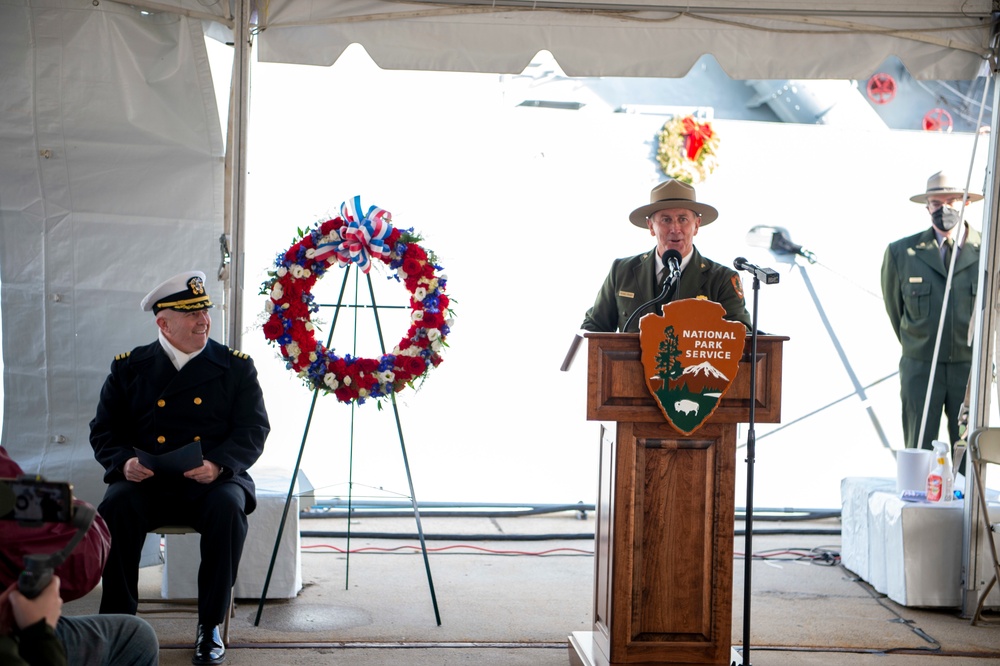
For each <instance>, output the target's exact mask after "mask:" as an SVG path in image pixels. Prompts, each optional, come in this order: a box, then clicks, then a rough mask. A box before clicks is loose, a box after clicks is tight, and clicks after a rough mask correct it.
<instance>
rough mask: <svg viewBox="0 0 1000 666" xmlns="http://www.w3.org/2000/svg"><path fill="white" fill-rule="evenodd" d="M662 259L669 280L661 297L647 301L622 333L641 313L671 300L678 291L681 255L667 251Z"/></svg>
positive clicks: (664, 282)
mask: <svg viewBox="0 0 1000 666" xmlns="http://www.w3.org/2000/svg"><path fill="white" fill-rule="evenodd" d="M661 259H662V260H663V266H664V267H665V268H666V269H667V270H666V271H665V272H666V274H667V279H666V280H664V281H663V289H661V290H660V293H659V295H657V296H656V297H654V298H653V299H652V300H650V301H646V302H645V303H643V304H642V305H640V306H639V307H637V308H636V309H635V310H633V311H632V314H630V315H629V316H628V319H626V320H625V325H624V326H622V329H621V330H622V332H625V331H627V330H628V326H629V324H631V323H632V320H633V319H635V318H636V317H637V316H638V315H639V313H640V312H642V311H643V310H645V309H646V308H647V307H649V306H650V305H652V304H653V303H655V302H657V301H660V300H663V299H664V298H666V299H668V300H669V299H670V297H671V296H673V294H674V292H675V291H676V290H677V281H678V280H680V279H681V253H680V252H678V251H677V250H667V251H666V252H664V253H663V256H662V257H661Z"/></svg>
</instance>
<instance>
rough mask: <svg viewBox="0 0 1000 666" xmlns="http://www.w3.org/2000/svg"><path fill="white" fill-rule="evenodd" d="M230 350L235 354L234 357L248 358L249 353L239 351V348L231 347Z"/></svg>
mask: <svg viewBox="0 0 1000 666" xmlns="http://www.w3.org/2000/svg"><path fill="white" fill-rule="evenodd" d="M232 352H233V356H235V357H236V358H242V359H244V360H246V359H248V358H250V354H247V353H246V352H241V351H240V350H239V349H232Z"/></svg>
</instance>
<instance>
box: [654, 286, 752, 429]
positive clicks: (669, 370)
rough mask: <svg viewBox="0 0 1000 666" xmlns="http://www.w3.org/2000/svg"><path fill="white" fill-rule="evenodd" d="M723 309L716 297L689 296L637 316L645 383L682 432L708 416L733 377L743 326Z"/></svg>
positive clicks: (697, 424)
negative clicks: (653, 311)
mask: <svg viewBox="0 0 1000 666" xmlns="http://www.w3.org/2000/svg"><path fill="white" fill-rule="evenodd" d="M725 314H726V309H725V308H723V307H722V306H721V305H719V304H718V303H715V302H714V301H708V300H703V299H696V298H687V299H684V300H680V301H674V302H673V303H668V304H666V305H664V306H663V314H662V315H657V314H652V313H651V314H648V315H645V316H644V317H643V318H642V319H640V320H639V344H640V346H641V348H642V367H643V370H644V371H645V377H646V386H648V387H649V392H650V393H651V394H652V395H653V397H654V398H655V399H656V403H657V404H658V405H659V407H660V411H661V412H663V415H664V416H665V417H666V418H667V421H669V422H670V424H671V425H672V426H673V427H674V428H676V429H677V430H679V431H680V432H682V433H684V434H685V435H690V434H691V433H693V432H694V431H695V430H697V429H698V428H700V427H701V426H702V424H703V423H704V422H705V421H707V420H708V418H709V417H710V416H712V414H713V413H714V412H715V409H716V408H717V407H718V406H719V401H720V400H722V396H723V395H724V394H725V393H726V391H728V390H729V387H730V385H732V383H733V380H734V379H736V371H737V370H738V369H739V365H740V357H742V356H743V346H744V342H745V338H746V327H745V326H744V325H743V324H741V323H740V322H738V321H726V320H725V319H723V316H724V315H725Z"/></svg>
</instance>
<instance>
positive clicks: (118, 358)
mask: <svg viewBox="0 0 1000 666" xmlns="http://www.w3.org/2000/svg"><path fill="white" fill-rule="evenodd" d="M131 354H132V352H130V351H127V352H125V353H124V354H118V355H117V356H115V360H116V361H124V360H125V359H127V358H128V357H129V356H130V355H131Z"/></svg>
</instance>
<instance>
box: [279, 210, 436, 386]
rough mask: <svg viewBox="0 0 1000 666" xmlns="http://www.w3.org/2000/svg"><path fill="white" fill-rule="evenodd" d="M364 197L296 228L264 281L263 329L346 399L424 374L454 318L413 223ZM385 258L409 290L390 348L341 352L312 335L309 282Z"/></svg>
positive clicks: (307, 374) (309, 381)
mask: <svg viewBox="0 0 1000 666" xmlns="http://www.w3.org/2000/svg"><path fill="white" fill-rule="evenodd" d="M361 211H362V208H361V198H360V197H354V199H352V200H350V201H345V202H344V203H342V204H341V206H340V217H337V218H334V219H332V220H326V221H325V222H317V223H316V224H315V225H313V226H312V227H311V228H309V229H306V230H305V231H303V230H299V233H298V237H297V238H296V239H295V241H294V242H293V244H292V246H291V247H290V248H288V250H286V251H285V252H283V253H281V254H279V255H278V257H277V259H276V260H275V270H273V271H268V275H269V276H270V277H269V279H268V280H266V281H265V282H264V283H263V284H262V285H261V294H262V295H266V296H268V297H269V298H268V300H267V303H266V304H265V308H264V309H265V311H266V313H267V315H268V319H267V321H266V322H265V323H264V337H265V338H267V340H268V341H269V342H270V343H271V344H276V345H278V346H279V348H280V349H281V355H282V356H283V357H284V359H285V363H286V366H287V367H288V368H289V369H290V370H293V371H295V373H296V374H297V375H298V376H299V377H300V378H302V380H303V382H304V383H305V385H306V386H308V387H309V388H311V389H316V390H320V391H323V392H324V393H333V394H334V395H336V396H337V400H339V401H340V402H344V403H352V402H357V403H358V404H362V403H364V402H365V400H366V399H368V398H385V397H388V396H391V395H392V394H393V393H397V392H399V391H401V390H403V388H405V387H406V386H411V387H413V386H414V384H415V382H417V381H418V380H422V379H424V378H426V376H427V374H428V373H429V372H430V370H431V368H433V367H435V366H437V365H438V364H439V363H441V360H442V359H441V351H442V350H443V348H444V347H446V346H447V344H446V342H445V339H446V338H447V336H448V333H449V332H450V330H451V324H452V320H451V319H450V318H447V317H446V315H450V314H451V311H450V309H449V308H448V303H449V300H448V296H447V295H446V294H445V293H444V292H445V287H446V284H447V280H446V278H445V277H444V276H443V275H442V274H441V273H440V271H441V266H439V265H438V264H437V262H436V260H435V257H434V254H433V253H432V252H429V251H427V250H425V249H424V248H423V247H421V246H420V244H419V241H420V240H422V239H421V238H420V237H419V236H417V235H416V234H414V233H413V230H412V229H408V230H400V229H396V228H395V227H393V226H392V224H390V220H391V219H392V215H391V214H390V213H389V212H388V211H386V210H383V209H381V208H378V207H376V206H371V207H370V208H369V209H368V211H367V212H366V213H362V212H361ZM373 260H378V261H381V262H383V263H385V264H388V266H389V268H390V269H391V270H394V271H395V273H394V274H393V275H391V276H389V279H396V280H397V281H401V282H403V284H405V285H406V289H407V291H409V293H410V328H409V330H407V331H406V334H405V335H403V337H402V339H401V340H400V341H399V343H398V344H397V345H396V346H395V347H394V348H393V350H392V353H390V354H383V355H382V356H379V357H378V358H360V357H354V356H351V355H350V354H345V355H344V356H338V355H337V354H336V353H335V352H334V350H333V349H326V348H325V347H324V346H323V344H322V343H320V342H318V341H317V340H316V328H315V327H314V326H313V323H312V320H311V319H312V313H313V312H317V311H318V310H319V306H318V305H317V304H316V302H315V301H314V299H313V295H312V288H313V286H314V285H315V284H316V281H317V280H319V279H320V278H321V277H322V276H323V274H324V273H326V271H327V270H328V269H329V268H331V267H332V266H334V265H337V266H339V267H341V268H343V267H345V266H348V265H350V264H352V263H354V264H357V267H358V268H360V269H361V270H362V271H364V272H365V273H368V271H369V270H370V269H371V267H372V261H373Z"/></svg>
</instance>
